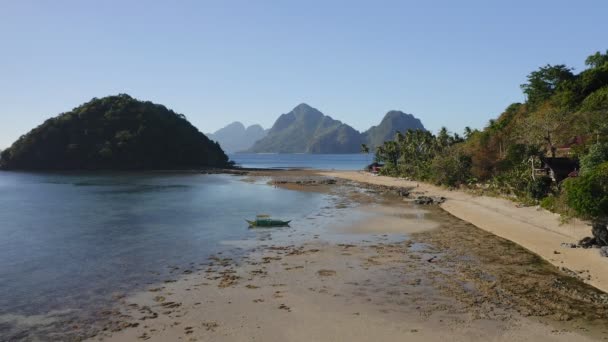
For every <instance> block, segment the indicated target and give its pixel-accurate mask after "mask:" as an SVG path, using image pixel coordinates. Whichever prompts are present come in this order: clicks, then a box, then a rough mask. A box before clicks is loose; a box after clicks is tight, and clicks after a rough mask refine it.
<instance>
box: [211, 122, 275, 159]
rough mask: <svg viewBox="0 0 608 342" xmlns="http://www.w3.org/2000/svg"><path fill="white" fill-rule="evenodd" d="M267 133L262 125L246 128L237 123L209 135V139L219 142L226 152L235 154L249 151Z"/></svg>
mask: <svg viewBox="0 0 608 342" xmlns="http://www.w3.org/2000/svg"><path fill="white" fill-rule="evenodd" d="M267 132H268V131H267V130H265V129H264V128H262V126H260V125H251V126H249V127H247V128H245V126H244V125H243V124H242V123H240V122H238V121H235V122H233V123H231V124H229V125H228V126H226V127H224V128H220V129H219V130H217V131H216V132H215V133H210V134H207V137H209V139H211V140H215V141H217V142H218V143H219V144H220V146H221V147H222V149H223V150H224V151H226V152H228V153H234V152H241V151H245V150H248V149H249V148H251V146H253V144H254V143H255V142H256V141H258V140H260V139H262V138H263V137H265V136H266V133H267Z"/></svg>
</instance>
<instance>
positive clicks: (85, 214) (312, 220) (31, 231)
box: [0, 154, 368, 340]
mask: <svg viewBox="0 0 608 342" xmlns="http://www.w3.org/2000/svg"><path fill="white" fill-rule="evenodd" d="M231 158H232V159H233V160H235V161H236V162H237V163H239V164H241V165H242V166H245V167H273V168H286V167H298V168H303V167H305V168H319V169H360V168H362V167H363V165H365V164H366V163H367V160H368V156H363V155H356V154H353V155H309V154H298V155H285V154H277V155H250V154H239V155H233V156H231ZM243 180H244V179H243V178H242V177H238V176H229V175H202V174H196V173H153V172H150V173H27V172H0V294H1V295H0V340H21V339H25V340H29V339H35V338H41V336H42V339H47V338H46V337H45V336H47V335H46V334H47V332H48V331H54V332H55V333H59V335H57V336H58V339H59V340H61V339H63V336H64V335H61V329H62V328H65V327H69V326H71V325H68V324H64V323H65V322H66V321H71V320H76V321H78V320H80V321H82V320H83V319H85V321H86V320H87V319H88V320H89V321H90V322H93V321H95V313H96V312H100V311H101V310H103V309H104V308H106V307H107V306H108V305H109V304H110V303H112V301H113V300H114V298H116V296H118V295H123V294H128V293H129V292H131V291H135V290H140V289H142V288H145V287H147V286H150V285H149V284H156V283H159V282H162V281H164V280H167V279H174V278H175V277H177V276H178V275H179V274H182V272H183V271H182V270H184V269H186V268H193V267H196V266H197V265H198V264H199V263H203V262H205V261H207V260H208V257H209V256H210V255H212V254H216V253H222V254H223V255H224V256H226V255H232V256H237V257H238V255H239V253H243V252H245V251H246V248H247V246H251V245H252V244H248V243H243V241H245V242H247V241H256V240H260V239H261V240H267V239H272V238H273V236H275V234H280V233H274V231H273V233H269V232H268V231H266V232H264V231H263V230H250V229H248V227H247V224H246V222H245V221H244V219H246V218H253V217H254V216H255V215H256V214H259V213H266V214H271V215H273V216H275V217H281V218H286V219H287V218H288V219H291V220H293V223H292V228H289V229H300V231H303V232H311V231H313V230H314V229H316V228H315V227H318V224H319V222H320V221H319V220H323V219H324V217H329V216H331V215H332V214H331V213H329V214H328V213H327V210H328V209H327V208H330V207H331V205H330V201H331V196H328V195H323V194H318V193H314V192H297V191H289V190H284V189H280V188H274V187H271V186H268V185H266V184H265V183H263V182H253V183H252V182H245V181H243ZM323 211H325V213H324V214H323V213H322V212H323ZM320 213H321V214H320ZM271 234H272V235H271ZM275 239H276V238H275ZM235 246H237V247H235ZM175 267H180V268H179V271H175ZM172 271H173V274H170V272H172ZM38 323H40V324H39V325H40V326H39V325H38Z"/></svg>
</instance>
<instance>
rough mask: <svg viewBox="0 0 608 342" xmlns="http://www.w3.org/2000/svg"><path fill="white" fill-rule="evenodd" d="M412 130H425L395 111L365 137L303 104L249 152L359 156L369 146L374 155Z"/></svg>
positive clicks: (281, 117)
mask: <svg viewBox="0 0 608 342" xmlns="http://www.w3.org/2000/svg"><path fill="white" fill-rule="evenodd" d="M408 129H421V130H424V129H425V128H424V126H423V125H422V123H421V122H420V120H419V119H417V118H416V117H414V116H413V115H411V114H406V113H403V112H401V111H394V110H393V111H389V112H388V113H387V114H386V115H385V116H384V118H383V119H382V121H381V122H380V124H379V125H378V126H373V127H371V128H370V129H368V130H367V131H365V132H363V133H361V132H359V131H357V130H356V129H354V128H352V127H351V126H349V125H347V124H345V123H342V122H341V121H339V120H334V119H332V118H331V117H330V116H327V115H325V114H323V113H321V112H320V111H319V110H318V109H316V108H313V107H311V106H309V105H307V104H305V103H302V104H300V105H298V106H296V107H295V108H294V109H293V110H292V111H290V112H289V113H286V114H282V115H281V116H279V118H278V119H277V120H276V122H275V123H274V125H273V126H272V128H270V130H268V133H267V134H266V136H264V137H263V138H261V139H260V140H258V141H256V142H255V143H254V144H253V146H252V147H251V148H249V149H248V150H247V152H253V153H358V152H360V150H361V144H367V145H368V147H370V150H372V151H373V150H374V149H375V147H376V146H379V145H381V144H382V143H384V142H385V141H387V140H392V139H394V137H395V134H396V132H397V131H401V132H403V131H406V130H408ZM220 145H222V144H221V142H220ZM222 147H223V145H222Z"/></svg>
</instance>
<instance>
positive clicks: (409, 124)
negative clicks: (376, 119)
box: [363, 110, 425, 150]
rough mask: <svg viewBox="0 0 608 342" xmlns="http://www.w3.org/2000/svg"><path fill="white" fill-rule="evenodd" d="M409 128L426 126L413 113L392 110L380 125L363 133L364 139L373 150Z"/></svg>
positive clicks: (414, 128)
mask: <svg viewBox="0 0 608 342" xmlns="http://www.w3.org/2000/svg"><path fill="white" fill-rule="evenodd" d="M408 129H413V130H416V129H420V130H424V129H425V128H424V126H423V125H422V122H420V119H418V118H416V117H414V116H413V115H412V114H406V113H404V112H401V111H398V110H391V111H389V112H388V113H386V115H384V118H383V119H382V121H381V122H380V124H379V125H378V126H372V127H371V128H370V129H368V130H367V131H365V132H364V133H363V135H364V136H365V138H364V140H365V141H366V143H367V145H368V146H369V147H370V149H371V150H373V149H375V148H376V147H377V146H380V145H382V144H383V143H384V142H385V141H388V140H393V139H394V138H395V134H397V132H404V131H407V130H408Z"/></svg>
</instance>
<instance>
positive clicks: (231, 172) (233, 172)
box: [200, 169, 248, 176]
mask: <svg viewBox="0 0 608 342" xmlns="http://www.w3.org/2000/svg"><path fill="white" fill-rule="evenodd" d="M200 173H201V174H203V175H224V174H227V175H236V176H244V175H247V174H248V172H247V171H244V170H238V169H203V170H201V171H200Z"/></svg>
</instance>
